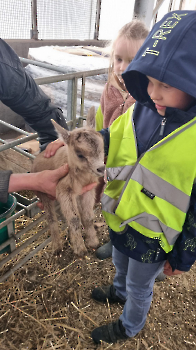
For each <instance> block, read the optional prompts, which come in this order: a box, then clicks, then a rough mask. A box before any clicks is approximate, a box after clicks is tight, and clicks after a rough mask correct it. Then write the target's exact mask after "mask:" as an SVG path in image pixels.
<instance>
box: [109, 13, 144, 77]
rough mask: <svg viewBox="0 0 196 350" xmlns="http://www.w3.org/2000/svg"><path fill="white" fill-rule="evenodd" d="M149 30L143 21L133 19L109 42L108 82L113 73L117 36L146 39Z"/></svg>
mask: <svg viewBox="0 0 196 350" xmlns="http://www.w3.org/2000/svg"><path fill="white" fill-rule="evenodd" d="M148 33H149V31H148V28H147V27H146V25H145V24H144V22H142V21H141V20H139V19H133V20H132V21H131V22H129V23H126V24H125V25H124V26H123V27H122V28H121V29H120V30H119V32H118V35H117V37H116V38H115V39H114V40H113V42H112V43H111V44H110V65H109V70H108V83H109V82H110V79H111V75H112V73H113V65H114V48H115V44H116V42H117V40H118V39H119V38H122V37H123V38H126V39H128V40H142V39H144V40H145V39H146V37H147V35H148Z"/></svg>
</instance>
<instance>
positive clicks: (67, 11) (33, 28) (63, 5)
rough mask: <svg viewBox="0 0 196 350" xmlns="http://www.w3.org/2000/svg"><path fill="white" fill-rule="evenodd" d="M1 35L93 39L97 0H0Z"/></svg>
mask: <svg viewBox="0 0 196 350" xmlns="http://www.w3.org/2000/svg"><path fill="white" fill-rule="evenodd" d="M0 7H1V12H0V33H1V35H0V36H1V38H2V39H30V38H35V39H38V37H39V39H40V40H44V39H80V40H85V39H94V35H95V26H96V20H97V17H96V16H97V12H96V11H97V0H9V1H6V0H0Z"/></svg>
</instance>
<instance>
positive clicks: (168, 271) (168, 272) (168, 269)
mask: <svg viewBox="0 0 196 350" xmlns="http://www.w3.org/2000/svg"><path fill="white" fill-rule="evenodd" d="M163 273H164V274H165V275H167V276H174V275H180V274H181V273H183V271H180V270H177V269H176V270H174V271H172V267H171V265H170V263H169V261H168V260H167V261H166V263H165V265H164V270H163Z"/></svg>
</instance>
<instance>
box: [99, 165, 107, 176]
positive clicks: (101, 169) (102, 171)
mask: <svg viewBox="0 0 196 350" xmlns="http://www.w3.org/2000/svg"><path fill="white" fill-rule="evenodd" d="M104 171H105V165H103V166H101V167H100V168H98V169H97V172H98V173H100V174H103V173H104Z"/></svg>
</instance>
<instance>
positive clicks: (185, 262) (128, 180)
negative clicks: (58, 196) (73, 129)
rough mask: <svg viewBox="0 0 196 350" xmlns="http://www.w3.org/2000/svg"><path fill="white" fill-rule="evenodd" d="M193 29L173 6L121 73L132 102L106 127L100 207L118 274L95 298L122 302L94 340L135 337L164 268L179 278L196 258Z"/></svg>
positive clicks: (191, 20) (195, 21)
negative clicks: (120, 309) (117, 313)
mask: <svg viewBox="0 0 196 350" xmlns="http://www.w3.org/2000/svg"><path fill="white" fill-rule="evenodd" d="M195 33H196V11H185V10H184V11H175V12H170V13H168V14H166V15H165V16H164V17H163V18H162V19H161V20H160V21H159V22H158V23H157V24H155V26H154V27H153V29H152V31H151V32H150V34H149V35H148V37H147V39H146V40H145V42H144V44H143V45H142V47H141V48H140V49H139V51H138V53H137V54H136V56H135V58H134V59H133V61H132V62H131V64H130V65H129V66H128V68H127V69H126V71H125V72H124V73H123V75H122V76H123V80H124V82H125V85H126V88H127V90H128V92H129V93H130V94H131V95H132V96H133V98H134V99H135V100H136V101H137V102H136V103H135V106H134V107H133V106H132V107H130V108H129V109H128V110H127V112H126V113H124V114H123V115H122V116H120V117H118V118H117V119H116V120H115V121H114V122H113V123H112V125H111V126H110V127H109V130H102V131H101V133H102V135H103V137H104V138H105V149H107V145H108V154H107V163H106V168H107V180H108V181H107V187H106V189H105V191H104V195H103V196H102V210H103V214H104V217H105V220H106V222H107V224H108V226H109V227H110V238H111V241H112V245H113V252H112V258H113V263H114V265H115V268H116V274H115V277H114V280H113V284H112V285H110V286H102V287H97V288H95V289H94V290H93V291H92V298H94V299H95V300H98V301H101V302H105V301H106V300H107V299H108V301H109V302H110V303H112V302H121V303H124V308H123V312H122V314H121V315H120V317H119V319H117V320H116V321H114V322H111V323H109V324H107V325H103V326H100V327H98V328H95V329H94V330H93V332H92V334H91V336H92V338H93V340H94V342H95V343H100V341H101V340H102V341H106V342H108V343H115V342H117V341H118V340H120V339H123V340H125V339H128V338H129V337H134V336H135V335H136V334H137V333H138V332H139V331H140V330H141V329H142V328H143V327H144V325H145V322H146V317H147V313H148V311H149V308H150V304H151V300H152V294H153V285H154V281H155V278H156V276H157V275H158V274H159V272H160V271H161V270H162V268H163V267H164V273H165V274H166V275H168V276H173V275H177V274H181V273H182V272H186V271H189V270H190V268H191V266H192V265H193V263H194V261H195V259H196V228H195V227H196V189H195V181H196V152H195V149H196V136H195V135H196V69H195V62H196V51H195V49H194V48H195V47H196V35H195ZM104 310H105V309H104V308H103V312H104ZM163 331H164V330H163Z"/></svg>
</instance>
